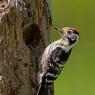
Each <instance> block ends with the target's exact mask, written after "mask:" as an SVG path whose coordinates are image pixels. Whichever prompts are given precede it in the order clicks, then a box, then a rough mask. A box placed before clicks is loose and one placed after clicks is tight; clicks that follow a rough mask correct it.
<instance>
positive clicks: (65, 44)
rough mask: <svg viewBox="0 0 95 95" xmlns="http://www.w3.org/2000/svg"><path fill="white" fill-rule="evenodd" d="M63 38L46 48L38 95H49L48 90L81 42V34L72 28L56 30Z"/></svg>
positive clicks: (42, 61) (42, 60)
mask: <svg viewBox="0 0 95 95" xmlns="http://www.w3.org/2000/svg"><path fill="white" fill-rule="evenodd" d="M55 29H56V30H57V31H58V32H59V33H60V36H61V38H60V39H59V40H57V41H55V42H53V43H51V44H50V45H49V46H47V47H46V49H45V51H44V53H43V55H42V58H41V67H42V72H41V73H40V77H39V89H38V92H37V95H47V94H45V93H47V91H46V90H47V88H48V87H51V86H52V84H53V82H54V80H56V79H57V78H58V76H59V74H60V73H61V72H62V69H63V68H64V64H65V63H66V62H67V60H68V58H69V56H70V53H71V51H72V48H73V47H74V46H75V45H76V44H77V42H78V41H79V32H78V31H77V30H76V29H75V28H72V27H62V28H55Z"/></svg>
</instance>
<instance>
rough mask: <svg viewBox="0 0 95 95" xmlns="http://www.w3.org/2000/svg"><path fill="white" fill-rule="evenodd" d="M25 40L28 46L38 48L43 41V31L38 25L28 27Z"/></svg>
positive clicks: (25, 31) (24, 35)
mask: <svg viewBox="0 0 95 95" xmlns="http://www.w3.org/2000/svg"><path fill="white" fill-rule="evenodd" d="M23 39H24V42H25V44H26V45H27V46H33V47H36V46H37V45H38V44H39V42H40V39H41V31H40V29H39V27H38V26H37V24H32V25H29V26H28V27H26V28H25V29H24V31H23Z"/></svg>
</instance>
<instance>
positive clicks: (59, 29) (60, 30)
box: [54, 27, 63, 35]
mask: <svg viewBox="0 0 95 95" xmlns="http://www.w3.org/2000/svg"><path fill="white" fill-rule="evenodd" d="M54 29H55V30H57V31H58V32H60V33H61V35H63V31H62V29H61V28H56V27H54Z"/></svg>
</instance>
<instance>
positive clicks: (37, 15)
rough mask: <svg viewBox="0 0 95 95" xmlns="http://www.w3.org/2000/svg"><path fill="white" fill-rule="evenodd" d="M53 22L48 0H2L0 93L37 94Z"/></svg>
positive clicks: (3, 94) (0, 12) (0, 10)
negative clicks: (39, 74)
mask: <svg viewBox="0 0 95 95" xmlns="http://www.w3.org/2000/svg"><path fill="white" fill-rule="evenodd" d="M50 26H51V12H50V1H49V0H0V95H36V93H37V89H38V80H37V74H38V71H39V69H40V68H39V64H40V59H41V55H42V53H43V51H44V49H45V47H46V46H47V45H48V43H49V30H50ZM53 92H54V91H53V87H52V88H51V89H49V90H48V95H53V94H54V93H53Z"/></svg>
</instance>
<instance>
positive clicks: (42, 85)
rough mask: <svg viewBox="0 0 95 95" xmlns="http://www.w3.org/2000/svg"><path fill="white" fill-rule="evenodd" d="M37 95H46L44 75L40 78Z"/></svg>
mask: <svg viewBox="0 0 95 95" xmlns="http://www.w3.org/2000/svg"><path fill="white" fill-rule="evenodd" d="M37 95H48V86H47V83H46V77H45V75H44V76H43V77H42V81H41V83H40V85H39V88H38V92H37Z"/></svg>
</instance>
